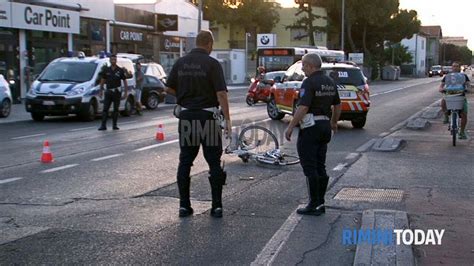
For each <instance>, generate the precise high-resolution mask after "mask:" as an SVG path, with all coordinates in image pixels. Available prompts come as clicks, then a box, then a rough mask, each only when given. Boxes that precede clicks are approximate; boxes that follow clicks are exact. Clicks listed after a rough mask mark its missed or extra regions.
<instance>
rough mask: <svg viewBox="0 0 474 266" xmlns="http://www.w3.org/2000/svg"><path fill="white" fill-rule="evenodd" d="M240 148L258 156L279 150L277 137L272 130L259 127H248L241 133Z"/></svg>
mask: <svg viewBox="0 0 474 266" xmlns="http://www.w3.org/2000/svg"><path fill="white" fill-rule="evenodd" d="M239 146H240V148H241V149H242V150H246V151H252V152H253V153H256V154H263V153H265V152H267V151H272V150H276V149H278V148H279V144H278V140H277V138H276V136H275V135H274V134H273V133H272V132H271V131H270V130H268V129H266V128H264V127H261V126H257V125H251V126H248V127H246V128H244V129H243V130H242V131H241V132H240V135H239Z"/></svg>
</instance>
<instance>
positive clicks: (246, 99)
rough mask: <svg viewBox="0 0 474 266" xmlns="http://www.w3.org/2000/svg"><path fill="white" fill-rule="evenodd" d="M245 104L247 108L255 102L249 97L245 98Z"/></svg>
mask: <svg viewBox="0 0 474 266" xmlns="http://www.w3.org/2000/svg"><path fill="white" fill-rule="evenodd" d="M245 102H246V103H247V105H248V106H252V105H254V104H255V101H254V100H253V98H252V97H251V96H247V98H245Z"/></svg>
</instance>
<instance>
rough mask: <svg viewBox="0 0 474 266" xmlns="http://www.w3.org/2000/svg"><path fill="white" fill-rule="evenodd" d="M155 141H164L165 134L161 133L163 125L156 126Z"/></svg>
mask: <svg viewBox="0 0 474 266" xmlns="http://www.w3.org/2000/svg"><path fill="white" fill-rule="evenodd" d="M155 139H156V140H159V141H161V140H165V132H163V124H161V123H160V124H158V130H157V131H156V136H155Z"/></svg>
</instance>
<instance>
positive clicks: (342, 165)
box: [332, 163, 347, 171]
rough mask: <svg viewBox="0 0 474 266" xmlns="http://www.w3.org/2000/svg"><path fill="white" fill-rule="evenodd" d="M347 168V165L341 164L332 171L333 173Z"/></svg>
mask: <svg viewBox="0 0 474 266" xmlns="http://www.w3.org/2000/svg"><path fill="white" fill-rule="evenodd" d="M346 166H347V163H340V164H338V165H337V166H336V167H334V168H333V169H332V170H333V171H341V170H342V169H344V167H346Z"/></svg>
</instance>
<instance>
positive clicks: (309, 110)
mask: <svg viewBox="0 0 474 266" xmlns="http://www.w3.org/2000/svg"><path fill="white" fill-rule="evenodd" d="M302 61H303V72H304V73H305V75H306V76H307V77H308V78H307V79H305V80H304V81H303V84H302V85H301V90H300V93H302V94H303V95H302V97H301V98H300V100H299V103H298V109H297V110H296V113H295V115H294V117H293V119H292V120H291V122H290V124H289V125H288V128H287V129H286V132H285V137H286V139H287V140H288V141H290V140H291V134H292V132H293V129H294V127H295V126H296V124H298V123H300V131H299V134H298V141H297V150H298V155H299V157H300V163H301V166H302V167H303V172H304V175H305V176H306V180H307V185H308V192H309V203H308V205H307V206H306V207H304V208H299V209H298V210H297V211H296V212H297V213H298V214H307V215H321V214H323V213H324V212H325V211H326V210H325V207H324V195H325V194H326V189H327V185H328V182H329V176H328V175H327V174H326V165H325V164H326V152H327V144H328V143H329V141H330V140H331V129H332V130H333V131H334V132H336V131H337V121H338V120H339V116H340V114H341V106H340V103H341V100H340V99H339V94H338V92H337V88H336V85H335V84H334V81H333V80H332V79H331V78H330V77H328V76H326V75H325V74H324V73H323V71H322V70H321V57H320V56H319V55H317V54H306V55H305V56H303V59H302ZM331 106H333V108H332V111H331ZM331 113H332V114H331ZM329 116H331V118H329Z"/></svg>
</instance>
